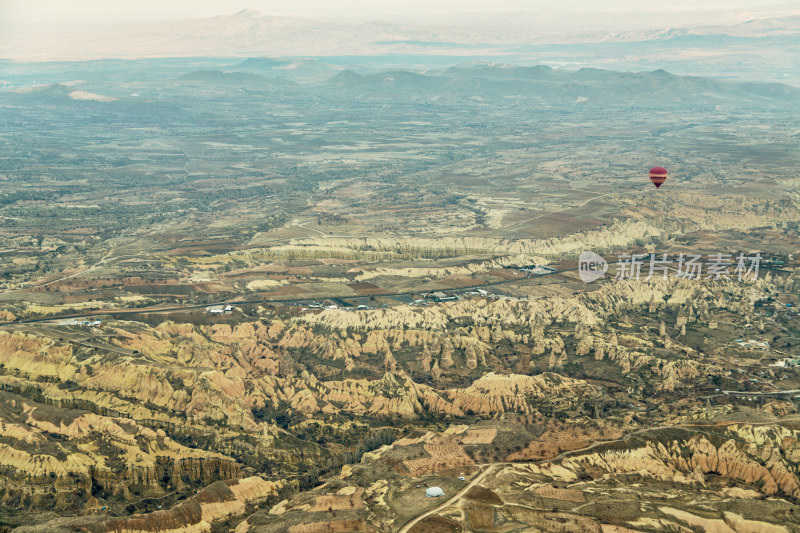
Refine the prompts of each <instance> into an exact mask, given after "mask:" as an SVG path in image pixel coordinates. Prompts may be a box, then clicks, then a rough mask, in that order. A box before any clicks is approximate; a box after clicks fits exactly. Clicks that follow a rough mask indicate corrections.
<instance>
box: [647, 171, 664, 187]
mask: <svg viewBox="0 0 800 533" xmlns="http://www.w3.org/2000/svg"><path fill="white" fill-rule="evenodd" d="M650 181H652V182H653V185H655V186H656V189H658V188H659V187H661V185H662V184H663V183H664V182H665V181H667V169H666V168H664V167H653V168H651V169H650Z"/></svg>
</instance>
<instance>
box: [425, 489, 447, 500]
mask: <svg viewBox="0 0 800 533" xmlns="http://www.w3.org/2000/svg"><path fill="white" fill-rule="evenodd" d="M425 496H427V497H428V498H438V497H439V496H444V491H443V490H442V489H441V488H439V487H428V488H427V489H425Z"/></svg>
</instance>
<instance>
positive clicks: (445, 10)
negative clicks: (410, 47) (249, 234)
mask: <svg viewBox="0 0 800 533" xmlns="http://www.w3.org/2000/svg"><path fill="white" fill-rule="evenodd" d="M769 4H784V5H787V6H790V5H792V4H790V3H788V2H782V1H781V0H776V1H775V2H769ZM794 5H795V6H796V4H794ZM245 8H252V9H255V10H258V11H261V12H264V13H266V14H271V15H297V16H309V17H325V18H336V19H343V18H344V19H351V20H365V19H371V20H385V21H393V22H403V23H417V24H420V23H426V22H432V23H436V24H442V23H446V22H447V21H453V22H460V23H470V22H481V21H485V20H491V21H493V22H498V21H502V20H503V15H502V13H503V12H505V13H511V12H525V13H529V14H543V15H551V16H564V15H569V14H571V13H574V14H579V13H584V14H585V13H586V12H589V11H591V12H596V11H622V12H637V13H642V12H647V11H652V12H662V13H664V12H666V13H670V12H672V13H682V14H683V15H684V16H686V15H689V14H691V13H697V14H698V15H701V12H705V13H708V11H721V10H730V11H737V12H741V11H745V12H747V11H753V12H763V11H764V10H765V6H764V3H763V2H759V1H757V0H703V1H702V2H699V1H697V0H660V1H659V0H607V1H605V2H602V3H601V2H597V1H596V0H561V1H559V2H554V1H552V0H405V1H402V2H387V1H380V0H291V1H286V0H282V1H275V0H227V1H220V0H133V1H126V0H116V1H114V0H71V1H70V0H0V26H3V27H6V28H8V27H18V28H22V27H30V26H32V25H36V26H39V27H42V26H75V25H83V24H92V25H94V24H104V23H116V22H133V21H152V20H169V19H184V18H196V17H207V16H213V15H220V14H230V13H234V12H236V11H239V10H242V9H245ZM487 15H489V18H488V19H486V18H484V17H485V16H487ZM508 18H509V19H513V17H511V16H509V17H508Z"/></svg>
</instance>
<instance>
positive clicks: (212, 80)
mask: <svg viewBox="0 0 800 533" xmlns="http://www.w3.org/2000/svg"><path fill="white" fill-rule="evenodd" d="M153 61H158V60H153ZM287 66H291V67H292V68H289V69H288V70H287V69H286V67H287ZM276 69H279V70H278V72H276ZM280 69H283V70H280ZM287 73H288V74H287ZM164 83H168V84H169V85H170V86H171V89H170V90H171V91H173V92H174V91H176V90H177V91H178V92H179V93H180V92H183V91H184V90H188V91H191V92H193V93H194V94H198V91H211V92H213V93H215V94H229V95H230V96H231V97H232V98H237V99H239V98H260V97H261V96H259V95H267V94H272V95H289V94H291V95H293V96H294V97H298V98H304V99H306V100H308V101H317V102H322V101H327V102H328V103H329V104H331V105H339V104H342V105H350V104H352V103H353V102H360V103H364V104H371V105H377V106H380V105H382V104H384V103H387V104H389V105H394V104H400V103H402V104H405V103H412V104H415V105H430V106H451V105H457V106H485V105H492V106H494V107H497V108H500V107H508V106H516V107H518V108H519V109H520V110H523V109H529V110H530V109H545V108H550V109H567V110H575V109H577V108H580V107H598V106H600V107H603V108H609V109H610V108H626V109H627V108H639V109H651V110H682V111H691V110H702V111H714V110H724V111H727V112H732V111H751V110H776V109H784V110H786V111H789V112H792V113H796V112H798V111H799V110H800V88H796V87H792V86H789V85H785V84H781V83H756V82H733V81H727V80H717V79H712V78H703V77H698V76H677V75H674V74H671V73H669V72H666V71H664V70H656V71H651V72H614V71H610V70H603V69H595V68H583V69H578V70H565V69H553V68H550V67H547V66H542V65H539V66H534V67H521V66H515V65H506V64H464V65H461V66H457V67H451V68H447V69H443V70H437V71H427V72H415V71H410V70H386V71H372V72H363V73H359V72H355V71H353V70H349V69H345V70H338V71H337V70H336V68H335V67H334V66H332V65H329V64H326V63H324V62H321V61H312V60H306V61H302V62H293V61H283V60H276V59H271V58H263V59H248V60H245V61H243V62H240V63H238V64H235V65H232V66H231V67H229V69H225V70H221V69H219V70H217V69H204V70H197V71H193V72H188V73H185V74H182V75H179V76H177V77H175V78H173V79H172V80H171V81H169V82H158V84H159V85H163V84H164ZM106 87H107V88H109V89H112V88H113V85H107V86H106ZM85 88H86V89H91V92H90V91H89V90H76V88H75V87H73V86H68V85H64V84H58V83H56V84H51V85H45V86H39V87H33V88H24V89H19V90H16V91H14V92H5V97H6V98H7V100H8V101H9V102H18V103H21V104H23V105H28V104H30V105H35V106H41V105H48V106H56V107H59V108H65V107H74V106H87V105H93V106H98V105H108V106H109V107H104V108H103V109H105V110H107V111H108V112H138V111H137V109H139V107H141V108H142V111H141V112H142V113H145V112H146V113H153V112H158V113H165V112H169V113H173V112H178V113H180V111H178V108H180V107H182V106H180V104H179V103H178V102H175V101H173V102H172V103H171V104H170V105H169V106H168V108H167V107H164V106H163V102H162V103H159V100H158V99H155V100H154V99H152V98H141V97H139V96H138V95H135V96H131V97H124V96H123V97H116V98H115V96H117V95H106V94H104V92H103V89H102V87H101V86H97V85H91V84H90V85H89V86H87V87H85ZM117 94H118V93H117ZM209 94H210V93H209ZM187 111H190V110H188V109H187Z"/></svg>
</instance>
